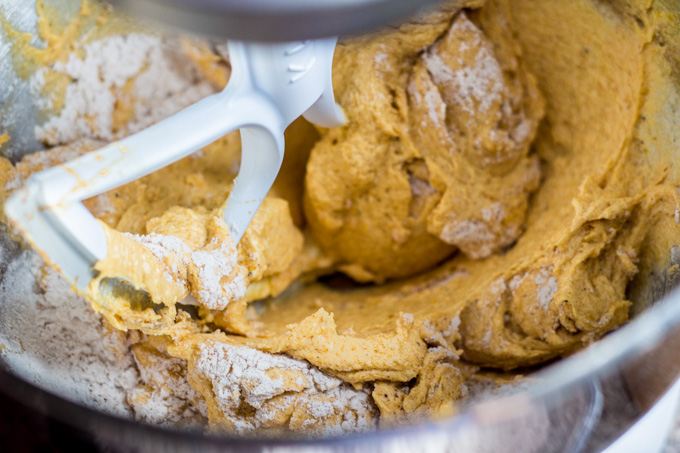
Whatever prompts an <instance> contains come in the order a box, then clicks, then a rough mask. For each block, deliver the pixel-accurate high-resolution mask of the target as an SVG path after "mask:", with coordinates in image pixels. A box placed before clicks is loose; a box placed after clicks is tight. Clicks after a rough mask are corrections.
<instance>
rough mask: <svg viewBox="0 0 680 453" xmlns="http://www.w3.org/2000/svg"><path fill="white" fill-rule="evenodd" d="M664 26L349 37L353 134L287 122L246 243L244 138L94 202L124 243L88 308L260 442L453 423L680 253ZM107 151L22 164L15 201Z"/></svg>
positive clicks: (591, 11) (620, 12)
mask: <svg viewBox="0 0 680 453" xmlns="http://www.w3.org/2000/svg"><path fill="white" fill-rule="evenodd" d="M664 20H667V18H666V19H665V18H664V17H661V16H658V15H651V14H649V13H648V8H647V5H646V2H643V1H640V2H635V1H634V2H630V7H628V8H622V9H616V8H609V7H607V6H604V5H603V3H602V2H590V1H585V0H584V1H572V0H546V1H543V2H535V1H531V0H512V1H510V0H488V1H476V0H470V1H467V2H464V3H461V2H456V3H452V4H450V5H449V6H448V7H444V8H443V9H441V10H439V11H436V12H431V13H428V14H426V15H424V16H422V17H419V18H418V19H417V20H414V21H413V22H412V23H410V24H407V25H403V26H401V27H398V28H395V29H388V30H382V31H380V32H376V33H375V34H373V35H370V36H366V37H360V38H353V39H348V40H344V41H342V42H341V44H339V46H338V49H337V51H336V56H335V60H334V88H335V92H336V98H337V100H338V102H339V103H340V104H341V106H342V107H343V109H344V111H345V113H346V116H347V118H348V122H347V124H346V125H345V126H343V127H340V128H336V129H332V130H325V129H320V130H318V131H317V130H314V129H313V128H311V127H310V126H309V125H308V124H307V123H305V122H304V121H298V122H296V123H295V124H294V125H293V127H292V128H291V129H289V130H288V131H287V150H286V160H285V161H284V168H283V171H282V173H281V175H280V176H279V179H278V180H277V182H276V184H275V187H274V189H273V190H272V192H271V193H270V194H269V196H268V197H267V199H266V200H265V202H264V203H263V205H262V207H261V208H260V210H259V211H258V213H257V215H256V216H255V219H254V221H253V223H252V225H251V226H250V227H249V228H248V230H247V232H246V234H245V236H244V238H243V239H242V241H241V242H240V243H239V244H238V245H237V246H236V245H234V243H233V241H232V240H231V238H229V235H228V231H227V229H226V228H225V225H224V222H223V221H222V220H221V219H220V218H219V216H218V213H219V210H220V207H221V206H222V204H223V203H224V201H225V200H226V198H227V195H228V193H229V190H230V187H231V184H232V181H233V178H234V176H235V174H236V173H237V169H238V158H239V153H240V144H239V140H238V136H237V135H234V134H231V135H228V136H226V137H224V138H223V139H221V140H218V141H217V142H215V143H213V144H212V145H210V146H208V147H206V148H205V149H204V150H202V151H200V152H199V153H197V154H195V155H194V156H190V157H188V158H186V159H184V160H182V161H180V162H177V163H175V164H173V165H171V166H169V167H167V168H165V169H163V170H161V171H159V172H156V173H154V174H152V175H149V176H147V177H145V178H142V179H140V180H138V181H135V182H132V183H130V184H128V185H126V186H123V187H121V188H119V189H116V190H114V191H112V192H110V193H107V194H103V195H100V196H99V197H96V198H94V199H91V200H88V201H87V202H86V205H87V206H88V208H89V209H90V210H91V211H92V212H93V213H94V214H95V215H96V216H97V217H98V218H99V219H100V220H101V221H102V223H103V224H104V225H105V229H106V231H107V238H108V245H109V250H110V254H109V256H108V257H107V258H106V259H105V260H103V261H102V262H99V263H97V264H96V266H95V269H96V270H97V271H98V275H97V278H96V279H95V280H94V281H93V284H92V286H91V293H90V294H88V295H86V296H87V297H88V299H89V300H90V301H91V302H92V305H93V307H94V308H95V310H97V311H99V312H100V313H102V315H103V316H104V317H105V318H106V319H107V320H108V321H109V323H110V324H112V325H113V326H114V327H116V328H118V329H121V330H126V329H129V330H130V331H131V333H130V334H129V335H130V336H131V338H132V339H131V340H130V342H131V343H132V344H133V345H132V346H131V352H130V353H131V354H133V355H134V358H135V363H137V366H138V368H139V369H140V374H141V376H142V380H141V382H140V383H139V385H138V386H136V387H135V388H134V389H130V392H129V398H128V399H129V403H130V405H131V407H133V408H136V410H138V411H139V412H140V413H142V412H144V411H145V410H146V409H145V408H148V407H149V406H150V405H151V406H153V405H154V404H156V402H158V401H161V400H163V401H166V402H167V401H172V404H170V403H168V404H167V407H171V408H172V409H171V411H173V412H172V413H173V414H174V415H172V416H170V415H168V414H167V413H164V414H165V415H163V416H159V415H158V413H157V412H153V413H155V414H157V415H155V416H152V415H149V416H145V417H140V418H141V419H143V420H147V421H151V422H160V421H161V418H165V419H169V420H176V424H177V425H182V424H183V423H182V422H181V420H182V419H183V417H184V419H186V423H184V424H185V425H192V426H196V425H206V424H207V426H208V427H209V429H211V430H214V431H229V432H232V431H234V432H237V433H241V434H247V433H252V432H255V431H256V432H257V433H258V434H262V433H263V432H270V433H274V434H278V433H281V432H283V431H286V432H287V431H296V432H304V433H312V434H338V433H342V432H352V431H362V430H368V429H373V428H375V427H377V426H387V425H390V424H394V423H403V422H406V421H414V420H417V419H421V418H423V417H432V416H446V415H450V414H452V413H454V412H455V407H456V401H457V400H459V399H461V398H464V397H465V396H466V395H467V392H468V390H467V387H466V381H468V380H470V379H474V378H475V376H476V375H477V372H478V370H479V367H486V368H491V369H494V370H497V371H504V372H508V373H512V372H513V370H516V369H518V368H521V369H526V367H529V366H535V365H540V364H542V363H545V362H547V361H549V360H553V359H555V358H559V357H564V356H567V355H569V354H571V353H573V352H575V351H577V350H579V349H580V348H583V347H584V346H585V345H587V344H589V343H590V342H592V341H595V340H597V339H599V338H600V337H602V336H603V335H604V334H606V333H607V332H609V331H611V330H613V329H615V328H617V327H619V326H620V325H622V324H623V323H625V322H626V321H627V319H628V316H629V313H628V312H629V308H630V305H631V303H630V301H629V299H628V297H629V296H628V295H629V294H630V292H631V291H633V292H634V288H635V278H636V275H638V273H641V274H643V275H646V274H649V273H650V272H651V266H652V263H664V262H667V254H668V250H669V248H670V246H671V245H674V244H678V243H679V242H680V225H679V224H678V221H677V218H678V214H677V213H678V212H680V210H679V209H680V193H678V190H677V188H678V185H679V183H680V174H679V173H678V170H677V168H676V167H674V166H672V157H673V154H672V153H673V152H674V151H673V150H674V148H673V147H672V146H670V140H671V138H670V137H669V138H664V136H663V135H661V134H657V133H655V131H653V130H652V128H651V127H650V126H649V124H650V123H651V122H652V121H653V120H654V119H655V118H657V117H659V115H661V112H663V108H662V104H663V102H665V99H666V98H667V96H661V95H657V94H656V93H657V92H662V91H663V90H667V91H669V92H670V91H672V90H673V88H672V87H673V85H672V79H671V75H670V74H671V71H670V70H669V69H668V68H665V69H664V66H663V64H664V63H663V62H662V54H663V50H662V46H660V45H659V44H658V43H657V42H655V38H654V36H655V28H656V27H657V24H663V21H664ZM640 23H643V25H644V26H640ZM659 26H661V25H659ZM218 60H219V58H218V57H217V56H216V57H215V58H207V60H206V61H210V62H212V63H211V64H214V63H215V62H216V61H218ZM220 67H222V66H220ZM204 77H207V76H204ZM213 79H215V78H214V77H213ZM215 80H218V79H215ZM219 80H223V79H222V78H220V79H219ZM222 83H223V82H222ZM652 136H653V137H654V140H651V139H650V137H652ZM665 140H669V141H668V143H666V142H665ZM652 142H653V143H655V145H654V146H656V148H655V150H656V151H655V153H656V154H654V156H655V157H654V158H652V157H650V156H651V155H652V154H653V153H651V152H650V148H649V146H650V145H649V143H652ZM100 145H101V143H100V142H94V141H79V142H76V143H72V144H70V145H67V146H66V147H62V148H55V149H52V150H50V151H47V152H44V153H41V154H39V155H33V156H27V157H26V158H25V159H24V160H23V161H22V162H20V163H18V164H17V165H16V166H13V165H12V164H10V163H9V162H8V161H3V163H2V171H3V173H4V176H5V178H7V179H8V180H10V181H12V183H11V184H10V185H9V187H8V189H9V190H11V189H12V188H16V187H18V186H19V185H20V183H21V180H22V178H25V177H26V176H27V175H28V174H30V173H31V172H34V171H37V170H40V169H42V168H43V167H46V166H50V165H54V164H58V163H60V162H63V161H65V160H67V159H68V158H71V157H72V156H73V155H74V154H76V155H77V154H80V153H83V152H86V151H88V150H91V149H95V148H96V147H98V146H100ZM664 150H665V151H664ZM36 156H38V157H36ZM5 195H6V194H5ZM339 274H343V275H344V276H339ZM320 277H324V278H320ZM348 277H349V278H348ZM116 279H118V280H121V279H123V280H124V281H125V282H126V283H125V284H121V282H120V281H116ZM350 279H351V281H350ZM357 282H359V283H361V284H357ZM631 282H633V283H631ZM631 285H632V286H631ZM121 288H122V289H121ZM631 288H633V289H632V290H631ZM159 370H162V372H161V371H159ZM146 413H149V411H148V410H147V412H146ZM177 414H184V416H180V415H177ZM173 417H174V418H173ZM173 423H175V422H173Z"/></svg>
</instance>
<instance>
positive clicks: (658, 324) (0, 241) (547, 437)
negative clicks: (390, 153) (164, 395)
mask: <svg viewBox="0 0 680 453" xmlns="http://www.w3.org/2000/svg"><path fill="white" fill-rule="evenodd" d="M61 1H67V0H61ZM593 1H595V0H593ZM600 1H601V0H600ZM613 1H614V0H613ZM364 3H367V2H364ZM4 8H5V12H7V11H11V14H10V15H9V18H10V20H11V21H14V23H21V24H22V26H23V27H24V29H29V30H30V28H31V20H35V13H34V5H33V2H29V1H21V0H6V3H5V5H4ZM653 8H654V9H657V10H660V11H661V10H663V11H665V12H666V13H667V14H671V15H673V17H675V18H677V17H680V1H665V2H664V1H657V2H656V3H654V6H653ZM676 23H678V22H677V21H676ZM675 33H677V30H665V31H664V30H661V31H660V32H659V35H658V36H657V39H660V40H663V42H664V45H665V48H666V52H665V56H666V58H667V59H669V60H670V61H671V63H672V65H673V67H675V68H680V40H679V39H678V37H677V36H676V35H675ZM2 39H3V40H4V41H0V76H2V80H3V82H4V83H3V84H2V85H1V86H0V102H2V108H0V131H2V130H7V131H9V133H10V134H11V135H12V137H13V141H12V142H11V147H7V146H5V147H4V148H3V151H4V152H5V154H6V155H7V156H8V157H10V158H11V159H12V160H13V161H16V160H17V159H18V158H20V157H21V156H22V155H24V154H25V153H27V152H30V151H34V150H36V149H39V148H40V144H39V143H37V142H36V140H35V138H34V137H33V132H32V131H33V126H34V125H35V107H34V106H33V104H32V103H31V100H30V99H29V97H30V96H29V95H30V93H29V92H28V91H27V87H26V86H25V84H23V83H22V82H21V81H19V80H18V79H16V77H14V76H13V75H12V74H13V73H12V71H11V68H10V67H9V66H8V64H9V63H8V61H7V60H8V58H7V55H8V52H9V50H8V49H9V43H8V42H7V40H6V37H3V38H2ZM13 77H14V78H13ZM676 78H677V79H678V85H679V86H680V77H678V76H677V75H676ZM668 112H669V113H668V117H666V118H663V121H664V122H666V123H668V124H670V125H676V124H680V106H674V108H670V109H668ZM652 120H653V119H652ZM659 120H661V119H659ZM666 151H670V152H673V153H679V152H680V150H678V149H674V150H666ZM0 251H1V252H2V253H1V255H0V256H2V262H1V263H0V285H6V284H7V283H8V282H7V281H6V276H7V273H6V270H7V268H8V266H9V265H10V264H11V263H12V262H13V261H14V260H15V259H17V257H18V256H19V255H20V253H21V248H20V246H18V245H17V244H16V243H14V242H13V241H12V240H11V239H10V237H9V235H8V233H7V232H6V231H2V232H0ZM668 256H669V259H668V262H666V263H663V265H662V266H660V267H659V270H658V271H655V272H654V273H653V275H652V276H651V278H650V279H649V284H648V285H646V286H645V287H643V288H641V289H640V290H639V291H636V294H637V295H638V296H637V297H635V298H634V300H633V302H634V306H633V308H632V310H631V313H632V317H633V319H632V321H631V322H630V323H628V324H627V325H625V326H623V327H622V328H620V329H619V330H617V331H616V332H613V333H611V334H610V335H608V336H606V338H604V339H602V340H601V341H599V342H597V343H595V344H593V345H591V346H590V347H588V348H587V349H585V350H583V351H581V352H579V353H577V354H575V355H573V356H571V357H569V358H567V359H564V360H561V361H559V362H557V363H554V364H552V365H550V366H548V367H546V368H544V369H543V370H541V371H540V372H537V373H535V374H533V375H532V379H531V380H530V381H529V382H528V383H526V384H523V385H521V386H520V387H517V388H514V389H512V390H511V391H509V392H507V393H505V394H499V395H494V396H490V397H488V398H484V399H482V400H475V401H469V402H467V403H464V404H463V406H462V407H461V409H460V412H459V414H458V415H456V416H454V417H451V418H448V419H445V420H439V421H432V422H428V423H422V424H417V425H413V426H408V427H401V428H396V429H389V430H381V431H378V432H372V433H366V434H360V435H352V436H347V437H340V438H324V439H314V440H299V439H298V440H295V439H286V438H280V439H267V440H261V439H243V438H233V437H216V436H210V435H204V434H201V433H194V432H181V431H176V430H169V429H164V428H159V427H156V426H151V425H146V424H143V423H138V422H135V421H132V420H128V419H122V418H118V417H115V416H112V415H108V414H105V413H103V412H98V411H95V410H92V409H89V408H87V407H84V406H81V405H78V404H75V403H73V402H71V401H69V400H67V399H64V398H62V397H60V396H59V395H55V394H52V393H50V392H48V391H45V390H43V389H42V388H39V387H37V386H35V385H33V384H31V383H29V382H27V381H25V380H24V379H22V378H20V377H18V376H17V375H15V374H13V373H12V372H11V371H10V370H9V365H8V364H7V363H5V362H4V361H3V358H2V357H3V356H2V355H1V354H0V391H3V392H4V393H6V394H8V395H9V396H11V397H12V398H16V399H18V400H20V401H23V402H24V403H25V404H28V405H30V406H32V407H33V408H35V409H37V410H39V411H41V412H42V413H44V414H48V415H49V416H51V417H54V418H56V419H58V420H61V421H63V422H64V423H67V424H70V425H73V426H76V427H78V428H79V429H81V430H83V431H84V432H86V433H89V435H90V436H91V437H92V438H93V439H94V440H95V441H96V443H97V444H99V445H101V446H102V447H104V448H105V449H107V450H110V451H118V450H121V451H128V450H135V451H178V452H179V451H269V452H284V451H291V450H293V449H295V450H296V451H310V452H312V451H314V452H316V451H327V452H352V451H384V452H391V451H400V452H411V451H412V452H420V451H422V452H438V451H441V452H444V451H446V452H472V451H475V452H493V451H513V452H591V451H592V452H594V451H601V450H602V449H603V448H604V447H606V446H607V445H609V444H610V443H611V442H613V441H614V440H615V439H616V438H618V437H619V436H620V435H621V434H622V433H623V432H624V431H625V430H627V429H628V428H629V427H630V426H631V425H632V424H633V423H635V422H636V421H637V420H638V419H639V418H640V417H641V416H642V415H644V414H645V413H646V412H647V411H648V410H649V409H650V408H651V407H652V406H653V405H654V404H655V403H656V402H657V401H658V400H659V398H660V397H661V396H662V395H663V394H664V393H665V392H666V390H667V389H669V387H670V386H671V384H672V383H673V382H675V380H676V379H677V378H678V376H680V289H674V288H675V287H676V285H677V284H678V282H679V277H680V273H678V272H677V267H675V268H673V266H677V265H680V247H678V246H674V247H673V248H671V250H669V251H668ZM0 303H8V302H7V301H4V300H3V301H0ZM5 312H7V310H5ZM1 321H2V320H0V325H3V323H2V322H1Z"/></svg>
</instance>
